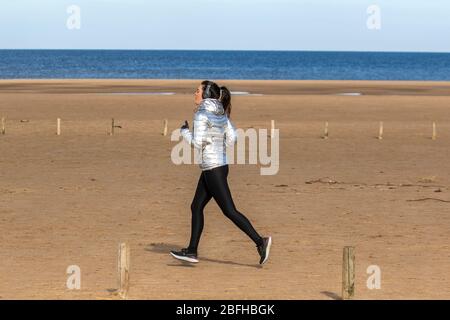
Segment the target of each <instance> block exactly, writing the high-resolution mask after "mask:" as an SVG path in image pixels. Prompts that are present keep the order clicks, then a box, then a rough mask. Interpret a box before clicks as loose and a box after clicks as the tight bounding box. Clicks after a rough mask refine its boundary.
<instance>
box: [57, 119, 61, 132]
mask: <svg viewBox="0 0 450 320" xmlns="http://www.w3.org/2000/svg"><path fill="white" fill-rule="evenodd" d="M60 134H61V119H60V118H58V119H56V135H58V136H59V135H60Z"/></svg>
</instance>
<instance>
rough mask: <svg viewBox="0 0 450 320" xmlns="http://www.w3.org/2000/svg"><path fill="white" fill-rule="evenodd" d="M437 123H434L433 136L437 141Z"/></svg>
mask: <svg viewBox="0 0 450 320" xmlns="http://www.w3.org/2000/svg"><path fill="white" fill-rule="evenodd" d="M436 136H437V135H436V122H433V135H432V136H431V139H433V140H436Z"/></svg>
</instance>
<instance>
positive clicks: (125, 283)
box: [118, 243, 130, 299]
mask: <svg viewBox="0 0 450 320" xmlns="http://www.w3.org/2000/svg"><path fill="white" fill-rule="evenodd" d="M118 271H119V296H120V297H121V298H122V299H126V298H127V296H128V290H129V288H130V247H129V245H128V244H126V243H121V244H119V260H118Z"/></svg>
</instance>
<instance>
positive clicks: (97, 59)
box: [0, 50, 450, 81]
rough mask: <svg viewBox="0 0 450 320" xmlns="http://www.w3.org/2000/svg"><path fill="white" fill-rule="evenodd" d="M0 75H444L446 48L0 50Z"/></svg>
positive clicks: (449, 76) (449, 60) (448, 64)
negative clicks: (433, 50)
mask: <svg viewBox="0 0 450 320" xmlns="http://www.w3.org/2000/svg"><path fill="white" fill-rule="evenodd" d="M0 79H211V80H214V79H243V80H244V79H248V80H422V81H428V80H430V81H449V80H450V53H421V52H343V51H339V52H333V51H194V50H0Z"/></svg>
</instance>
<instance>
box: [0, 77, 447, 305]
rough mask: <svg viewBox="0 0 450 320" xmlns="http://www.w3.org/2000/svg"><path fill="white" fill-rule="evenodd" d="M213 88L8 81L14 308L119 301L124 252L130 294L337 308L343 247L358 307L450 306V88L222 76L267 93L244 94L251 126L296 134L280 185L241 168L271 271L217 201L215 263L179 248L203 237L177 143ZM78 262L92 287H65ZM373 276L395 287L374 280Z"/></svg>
mask: <svg viewBox="0 0 450 320" xmlns="http://www.w3.org/2000/svg"><path fill="white" fill-rule="evenodd" d="M198 83H199V82H198V81H192V80H189V81H188V80H185V81H162V80H161V81H160V80H27V81H25V80H17V81H16V80H14V81H13V80H3V81H0V117H2V116H5V117H6V118H7V120H6V134H5V135H0V180H1V184H0V230H1V231H2V232H1V238H0V239H1V247H0V261H1V263H0V297H1V298H2V299H118V297H117V296H116V295H115V293H114V290H115V289H117V287H118V285H117V250H118V245H119V243H120V242H127V243H128V244H129V245H130V248H131V274H130V281H131V283H130V285H131V287H130V291H129V299H338V298H339V297H340V295H341V270H342V269H341V268H342V250H343V248H344V246H354V247H355V252H356V295H355V298H357V299H411V298H417V299H449V298H450V290H449V288H450V277H449V276H448V270H450V248H449V237H450V228H449V225H450V203H449V201H450V189H449V186H450V176H449V172H450V161H449V159H450V148H449V147H450V112H449V108H450V83H445V82H434V83H433V82H430V83H421V82H351V81H341V82H340V81H221V83H224V84H226V85H228V86H229V87H230V89H231V90H232V91H235V92H249V93H251V94H257V95H250V96H244V95H237V96H234V97H233V112H232V120H233V122H234V124H235V125H236V126H237V127H239V128H243V129H245V128H250V127H254V128H270V121H271V120H272V119H274V120H275V124H276V127H277V128H278V129H279V130H280V169H279V172H278V174H276V175H272V176H262V175H260V170H259V169H260V167H261V165H232V166H231V167H230V175H229V184H230V187H231V191H232V194H233V197H234V201H235V203H236V206H237V208H238V209H239V210H240V211H241V212H243V213H244V214H245V215H246V216H247V217H248V218H249V219H250V220H251V221H252V223H253V224H254V226H255V227H256V229H257V230H258V231H259V232H260V233H261V234H263V235H269V234H270V235H272V237H273V247H272V251H271V256H270V259H269V262H268V263H267V264H266V265H264V267H262V268H261V267H259V266H258V260H259V257H258V255H257V252H256V249H255V246H254V245H253V243H252V242H251V241H250V240H249V239H248V238H247V237H246V236H245V234H243V233H242V232H241V231H240V230H239V229H237V228H236V227H235V226H234V225H233V224H232V223H231V222H230V221H229V220H227V218H226V217H225V216H223V214H222V213H221V212H220V210H219V208H218V207H217V205H216V204H215V203H214V202H210V204H209V205H208V206H207V207H206V210H205V229H204V233H203V235H202V239H201V242H200V247H199V259H200V260H201V261H200V263H199V264H197V265H189V264H183V263H180V262H178V261H176V260H175V259H173V258H172V257H171V256H170V255H169V254H168V252H169V250H171V249H178V248H181V247H183V246H185V245H186V244H187V242H188V240H189V232H190V203H191V200H192V197H193V195H194V191H195V187H196V183H197V179H198V176H199V174H200V169H199V168H198V166H197V165H195V164H193V165H180V166H176V165H174V164H173V163H172V162H171V159H170V152H171V150H172V147H173V146H174V145H175V144H176V142H172V141H170V133H171V132H172V130H175V129H176V128H178V127H179V126H180V125H181V124H182V122H183V121H184V119H188V120H190V119H191V118H192V109H193V92H194V90H195V88H196V86H197V84H198ZM157 92H164V93H175V94H173V95H155V93H157ZM111 93H113V94H111ZM126 93H140V94H126ZM150 93H153V94H150ZM342 94H344V95H342ZM345 94H350V95H345ZM354 94H361V95H354ZM58 117H59V118H61V125H62V134H61V135H60V136H57V135H55V132H56V118H58ZM111 118H115V120H116V124H117V125H120V126H121V127H122V128H117V129H116V131H115V135H114V136H110V135H108V132H109V130H110V125H111ZM164 118H167V119H168V120H169V135H168V136H165V137H164V136H162V135H161V131H162V124H163V119H164ZM325 121H328V122H329V139H327V140H325V139H321V135H322V134H323V128H324V123H325ZM380 121H383V123H384V139H382V140H379V139H377V138H376V137H377V135H378V125H379V122H380ZM433 121H435V122H436V124H437V133H438V136H437V139H436V140H432V139H431V132H432V129H431V128H432V122H433ZM70 265H77V266H79V267H80V269H81V289H80V290H69V289H68V288H67V287H66V281H67V279H68V277H69V275H68V274H67V273H66V270H67V268H68V267H69V266H70ZM371 265H376V266H379V267H380V269H381V288H380V289H373V290H370V289H369V288H368V287H367V285H366V281H367V279H368V277H369V274H367V272H366V271H367V268H368V267H369V266H371Z"/></svg>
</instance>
